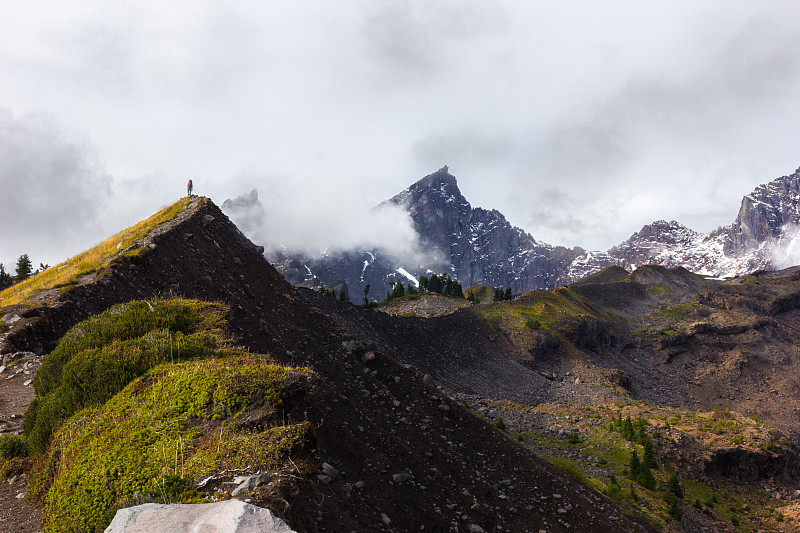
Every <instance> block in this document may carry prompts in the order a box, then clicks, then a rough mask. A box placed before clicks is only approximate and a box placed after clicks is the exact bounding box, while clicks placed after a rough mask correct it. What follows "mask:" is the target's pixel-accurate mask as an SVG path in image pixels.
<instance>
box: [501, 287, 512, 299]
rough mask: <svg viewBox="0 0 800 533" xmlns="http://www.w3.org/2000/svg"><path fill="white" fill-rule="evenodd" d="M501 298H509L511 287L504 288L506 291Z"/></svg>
mask: <svg viewBox="0 0 800 533" xmlns="http://www.w3.org/2000/svg"><path fill="white" fill-rule="evenodd" d="M503 299H504V300H510V299H511V287H508V288H507V289H506V293H505V294H504V295H503Z"/></svg>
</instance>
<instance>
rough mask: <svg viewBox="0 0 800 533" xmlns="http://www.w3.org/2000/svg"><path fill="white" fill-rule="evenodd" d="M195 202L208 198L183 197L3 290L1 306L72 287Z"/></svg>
mask: <svg viewBox="0 0 800 533" xmlns="http://www.w3.org/2000/svg"><path fill="white" fill-rule="evenodd" d="M193 201H198V202H204V201H205V199H204V198H200V199H190V198H183V199H181V200H179V201H177V202H175V203H174V204H172V205H170V206H167V207H165V208H163V209H161V210H160V211H159V212H158V213H156V214H154V215H153V216H151V217H150V218H147V219H146V220H143V221H141V222H139V223H138V224H136V225H134V226H131V227H130V228H128V229H126V230H124V231H121V232H120V233H118V234H116V235H114V236H113V237H111V238H109V239H106V240H105V241H103V242H101V243H100V244H98V245H97V246H95V247H94V248H91V249H89V250H87V251H85V252H83V253H81V254H78V255H76V256H75V257H72V258H71V259H67V260H66V261H64V262H63V263H60V264H58V265H56V266H53V267H50V268H48V269H47V270H45V271H43V272H40V273H38V274H36V275H35V276H31V277H30V278H28V279H26V280H24V281H21V282H20V283H17V284H15V285H12V286H11V287H8V288H7V289H5V290H4V291H2V292H0V307H5V306H8V305H14V304H20V303H30V302H29V300H30V298H32V297H34V296H35V295H36V294H37V293H39V291H42V290H45V289H53V288H59V287H68V286H69V285H71V284H74V283H76V282H77V280H78V278H79V277H80V276H82V275H84V274H91V273H93V272H97V271H99V270H101V269H102V268H104V267H106V266H108V264H109V263H110V262H111V260H112V259H114V257H116V256H118V255H120V254H121V253H123V252H122V250H125V249H126V248H128V247H129V246H131V245H132V244H134V243H135V242H136V241H137V240H139V239H141V238H143V237H144V236H146V235H147V233H148V232H149V231H150V230H152V229H153V228H155V227H156V226H158V225H159V224H162V223H164V222H167V221H169V220H172V219H173V218H175V216H176V215H177V214H178V213H180V212H181V211H183V210H184V209H186V208H187V207H188V205H189V204H190V203H191V202H193ZM124 253H125V254H126V255H135V254H137V253H141V251H140V250H137V249H134V250H129V251H127V252H124Z"/></svg>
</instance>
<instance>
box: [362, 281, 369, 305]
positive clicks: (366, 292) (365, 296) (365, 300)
mask: <svg viewBox="0 0 800 533" xmlns="http://www.w3.org/2000/svg"><path fill="white" fill-rule="evenodd" d="M367 294H369V283H367V286H366V287H364V302H363V303H362V304H361V305H363V306H364V307H367V306H368V305H369V300H368V299H367Z"/></svg>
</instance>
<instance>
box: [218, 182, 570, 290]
mask: <svg viewBox="0 0 800 533" xmlns="http://www.w3.org/2000/svg"><path fill="white" fill-rule="evenodd" d="M247 196H248V198H249V200H250V201H251V202H252V199H253V194H252V193H250V195H247ZM248 198H245V197H239V198H237V199H236V200H235V201H230V202H231V203H228V202H226V203H225V204H223V208H225V209H226V211H227V212H228V213H229V214H230V215H231V217H232V218H233V219H234V220H235V221H236V222H237V224H239V225H244V226H246V223H245V224H243V222H245V221H244V220H239V218H238V217H237V209H239V208H241V206H242V205H244V204H245V203H247V200H248ZM256 199H257V197H256ZM386 204H393V205H398V206H401V207H403V208H404V209H406V210H407V211H408V213H409V214H410V216H411V219H412V221H413V224H414V228H415V229H416V231H417V233H418V234H419V236H420V242H421V244H422V249H421V250H420V253H419V254H418V257H417V259H418V263H419V264H411V263H409V262H408V260H407V259H404V258H398V257H394V256H393V255H392V254H391V253H390V252H388V251H386V250H383V249H381V248H377V247H376V248H373V249H369V250H349V251H340V252H336V253H330V254H323V255H320V256H317V257H309V256H308V255H305V254H301V253H296V252H293V251H291V250H281V251H277V252H272V253H271V254H268V259H269V260H270V262H272V263H273V264H274V265H275V266H276V268H277V269H278V270H279V271H280V272H281V273H282V274H283V275H284V276H285V277H286V279H287V280H289V281H290V282H291V283H293V284H295V285H300V286H306V287H317V286H325V287H329V288H334V289H336V290H337V291H341V290H342V289H344V290H346V291H347V293H348V295H349V296H350V299H351V300H352V301H360V300H361V298H362V297H363V290H364V287H365V286H366V285H367V284H369V285H370V294H369V296H370V298H371V299H376V300H381V299H382V298H383V296H384V295H385V293H386V292H387V291H388V290H389V289H390V285H389V284H390V282H393V281H399V282H402V283H404V284H408V283H415V282H416V279H418V278H419V276H420V275H430V273H437V274H448V275H449V276H450V277H452V278H454V279H457V280H458V281H459V282H460V283H461V284H462V285H463V286H464V287H465V288H466V287H470V286H474V285H488V286H493V287H511V289H512V291H513V292H515V293H522V292H527V291H530V290H533V289H539V288H553V287H556V286H558V285H559V284H560V281H559V280H560V276H561V274H562V273H563V271H564V270H565V268H566V267H567V266H568V265H569V264H570V263H571V262H572V260H573V259H575V258H576V257H577V256H579V255H581V254H582V253H584V251H583V250H581V249H579V248H576V249H572V250H570V249H567V248H564V247H558V246H550V245H549V244H545V243H542V242H538V241H536V240H535V239H534V238H533V237H532V236H531V235H529V234H528V233H526V232H524V231H522V230H521V229H519V228H516V227H514V226H512V225H511V224H510V223H509V222H508V221H507V220H506V218H505V217H504V216H503V215H502V214H501V213H500V212H499V211H497V210H494V209H493V210H486V209H482V208H479V207H478V208H473V207H472V206H471V205H470V203H469V202H468V201H467V199H466V198H464V196H463V195H462V194H461V191H460V190H459V189H458V184H457V181H456V178H455V177H454V176H453V175H452V174H450V173H449V172H448V168H447V167H444V168H442V169H440V170H438V171H436V172H434V173H433V174H430V175H428V176H425V177H424V178H422V179H421V180H419V181H418V182H416V183H415V184H413V185H412V186H410V187H409V188H407V189H405V190H404V191H402V192H400V193H399V194H397V195H396V196H394V197H393V198H391V199H389V200H387V201H386V202H384V203H383V204H381V205H386ZM378 207H379V208H380V206H378ZM242 212H246V210H243V211H242Z"/></svg>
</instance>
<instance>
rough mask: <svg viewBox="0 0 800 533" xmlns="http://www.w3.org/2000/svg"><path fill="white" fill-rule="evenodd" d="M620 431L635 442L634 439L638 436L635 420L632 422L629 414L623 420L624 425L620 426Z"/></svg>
mask: <svg viewBox="0 0 800 533" xmlns="http://www.w3.org/2000/svg"><path fill="white" fill-rule="evenodd" d="M619 432H620V433H622V436H623V437H625V438H626V439H627V440H629V441H631V442H633V440H634V439H635V438H636V430H635V429H633V422H631V417H630V416H628V417H627V418H626V419H625V420H624V421H623V422H622V427H621V428H620V430H619Z"/></svg>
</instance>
